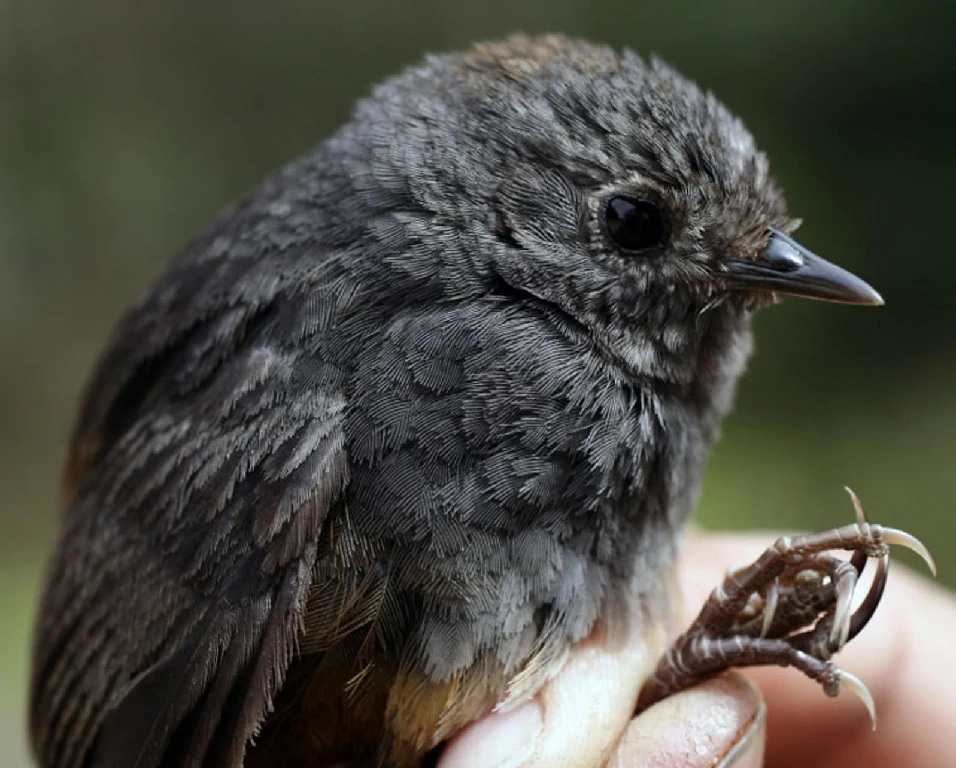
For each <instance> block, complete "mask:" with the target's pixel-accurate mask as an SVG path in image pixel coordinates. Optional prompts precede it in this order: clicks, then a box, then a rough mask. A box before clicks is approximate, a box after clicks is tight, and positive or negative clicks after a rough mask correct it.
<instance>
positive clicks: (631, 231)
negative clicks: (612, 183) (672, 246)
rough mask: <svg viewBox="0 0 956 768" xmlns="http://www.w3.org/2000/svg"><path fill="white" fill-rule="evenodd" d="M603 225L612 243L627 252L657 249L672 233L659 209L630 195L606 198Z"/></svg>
mask: <svg viewBox="0 0 956 768" xmlns="http://www.w3.org/2000/svg"><path fill="white" fill-rule="evenodd" d="M604 226H605V227H606V228H607V233H608V235H610V237H611V240H613V241H614V244H615V245H616V246H617V247H618V248H620V249H621V250H622V251H625V252H627V253H640V252H641V251H646V250H649V249H651V248H659V247H661V246H662V245H664V244H665V243H666V242H667V238H668V236H669V235H670V233H671V224H670V220H669V219H668V218H667V214H666V213H665V212H664V211H663V210H661V208H660V207H659V206H657V205H655V204H654V203H652V202H650V201H648V200H644V199H643V198H640V197H633V196H631V195H615V196H614V197H611V198H608V200H607V202H606V203H605V204H604Z"/></svg>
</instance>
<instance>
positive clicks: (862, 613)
mask: <svg viewBox="0 0 956 768" xmlns="http://www.w3.org/2000/svg"><path fill="white" fill-rule="evenodd" d="M889 569H890V556H889V555H883V557H881V558H880V559H879V560H877V561H876V575H875V576H874V577H873V583H872V584H871V585H870V590H869V591H868V592H867V593H866V597H864V598H863V602H862V603H860V607H859V608H857V609H856V613H854V614H853V616H852V617H851V618H850V622H849V632H847V636H846V642H845V643H844V645H845V644H846V643H848V642H849V641H850V640H852V639H853V638H854V637H856V636H857V635H858V634H860V632H862V631H863V628H864V627H865V626H866V625H867V624H868V623H869V622H870V619H872V618H873V614H875V613H876V608H877V606H878V605H879V604H880V600H881V599H882V597H883V590H885V589H886V579H887V575H888V574H889Z"/></svg>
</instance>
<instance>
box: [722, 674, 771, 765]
mask: <svg viewBox="0 0 956 768" xmlns="http://www.w3.org/2000/svg"><path fill="white" fill-rule="evenodd" d="M751 685H752V683H751ZM766 746H767V705H766V704H764V703H763V701H761V702H760V706H759V707H758V708H757V713H756V714H755V715H754V717H753V720H751V721H750V724H749V725H748V726H747V727H746V728H745V729H744V730H743V731H742V732H741V734H740V737H739V738H738V740H737V742H736V743H735V744H734V746H733V747H731V749H730V751H729V752H728V753H727V754H726V755H725V756H724V759H723V760H721V761H720V762H719V763H718V764H717V768H761V766H762V765H763V756H764V752H765V751H766Z"/></svg>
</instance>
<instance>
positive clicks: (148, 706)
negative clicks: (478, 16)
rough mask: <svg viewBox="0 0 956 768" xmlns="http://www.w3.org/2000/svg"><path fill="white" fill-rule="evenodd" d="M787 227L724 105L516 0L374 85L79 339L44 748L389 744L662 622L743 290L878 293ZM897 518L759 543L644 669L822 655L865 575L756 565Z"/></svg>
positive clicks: (306, 748) (63, 753) (208, 755)
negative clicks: (520, 21) (81, 390)
mask: <svg viewBox="0 0 956 768" xmlns="http://www.w3.org/2000/svg"><path fill="white" fill-rule="evenodd" d="M794 227H795V222H794V221H792V220H791V219H790V217H789V216H788V214H787V210H786V206H785V204H784V199H783V196H782V194H781V192H780V189H779V188H778V187H777V186H776V185H775V184H774V182H773V181H772V180H771V178H770V176H769V174H768V165H767V160H766V159H765V157H764V156H763V155H762V154H761V153H760V152H759V151H758V150H757V149H756V148H755V146H754V142H753V140H752V139H751V136H750V134H748V133H747V131H746V130H745V128H744V127H743V125H742V124H741V123H740V121H739V120H737V119H736V118H734V117H733V116H732V115H731V114H730V113H728V111H727V110H726V109H725V108H724V107H723V106H722V105H721V104H720V103H718V102H717V100H716V99H715V98H713V97H712V96H711V95H709V94H704V93H702V92H701V91H700V90H698V88H697V87H696V86H695V85H694V84H693V83H691V82H689V81H688V80H686V79H684V78H682V77H681V76H680V75H678V74H677V73H676V72H674V71H673V70H671V69H669V68H668V67H666V66H665V65H663V64H661V63H660V62H657V61H654V62H653V63H651V64H649V65H648V64H645V63H644V62H643V61H642V60H641V59H640V58H638V57H637V56H636V55H634V54H632V53H630V52H625V53H623V54H620V55H618V54H616V53H615V52H613V51H611V50H610V49H608V48H605V47H600V46H595V45H590V44H586V43H581V42H575V41H570V40H567V39H564V38H561V37H544V38H536V39H529V38H524V37H515V38H511V39H509V40H507V41H505V42H503V43H495V44H486V45H478V46H476V47H474V48H473V49H471V50H470V51H468V52H465V53H462V54H455V55H446V56H433V57H429V58H427V59H426V60H425V62H424V63H423V64H421V65H419V66H417V67H414V68H412V69H409V70H407V71H406V72H404V73H403V74H401V75H399V76H398V77H396V78H394V79H391V80H388V81H387V82H385V83H384V84H383V85H381V86H379V87H378V88H376V89H375V90H374V92H373V93H372V95H371V96H370V97H369V98H367V99H365V100H364V101H362V102H361V103H360V104H359V105H358V107H357V109H356V110H355V113H354V116H353V118H352V120H351V122H349V123H348V124H347V125H345V126H344V127H343V128H341V130H339V131H338V132H337V133H336V134H335V135H334V136H333V137H332V138H330V139H328V140H327V141H325V142H324V143H323V144H321V145H320V146H319V147H318V148H317V149H316V150H315V151H314V152H313V153H311V154H309V155H307V156H306V157H304V158H302V159H300V160H298V161H296V162H294V163H292V164H291V165H289V166H288V167H287V168H285V169H284V170H282V171H281V172H279V173H278V174H277V175H275V176H274V177H272V178H271V179H269V180H267V181H266V182H264V183H263V184H262V185H261V186H260V187H259V188H258V189H256V190H255V191H254V192H253V193H252V194H251V195H250V196H249V197H248V198H246V199H245V200H244V201H242V202H240V203H239V204H238V205H237V206H235V207H234V208H232V209H231V210H229V211H228V212H227V213H225V214H224V215H223V216H222V218H220V219H219V221H218V222H216V223H215V224H214V225H213V226H212V227H211V228H210V229H208V230H207V231H206V232H205V234H203V235H201V236H200V237H198V238H197V239H195V240H194V241H192V242H191V243H190V244H189V245H188V246H187V247H186V248H185V250H184V251H183V252H182V253H181V254H180V255H179V256H178V257H177V258H176V259H175V260H174V261H173V262H172V263H171V264H170V265H169V267H168V268H167V269H166V270H165V271H164V272H163V273H162V274H161V275H160V276H159V277H158V279H156V280H155V281H154V282H153V283H152V284H151V285H150V286H149V287H148V288H147V289H146V290H145V292H144V293H142V294H141V296H140V297H139V298H138V299H137V300H136V302H135V303H134V304H133V306H132V308H131V309H130V310H129V311H128V312H127V313H126V315H125V316H124V318H123V319H122V321H121V322H120V324H119V327H118V329H117V330H116V332H115V334H114V336H113V339H112V341H111V343H110V345H109V347H108V349H107V350H106V353H105V355H104V357H103V359H102V361H101V363H100V365H99V367H98V369H97V370H96V372H95V374H94V376H93V379H92V382H91V383H90V385H89V388H88V391H87V393H86V396H85V399H84V401H83V404H82V408H81V411H80V415H79V419H78V423H77V426H76V431H75V435H74V438H73V442H72V447H71V451H70V456H69V461H68V467H67V472H66V481H65V499H66V500H65V505H66V513H65V518H64V520H63V527H62V532H61V535H60V538H59V542H58V545H57V548H56V552H55V555H54V557H53V560H52V566H51V569H50V571H49V575H48V579H47V583H46V587H45V592H44V596H43V600H42V605H41V607H40V610H39V614H38V620H37V626H36V647H35V653H34V661H33V675H32V685H31V702H30V724H31V726H30V727H31V737H32V743H33V747H34V750H35V752H36V755H37V758H38V761H39V763H40V765H41V766H44V768H54V766H55V767H56V768H81V767H82V768H105V767H106V766H117V767H118V766H123V767H128V766H136V767H137V768H160V767H162V768H171V767H172V766H208V767H210V768H213V767H216V766H220V767H227V766H228V767H234V766H240V765H243V764H245V765H250V766H269V765H272V766H285V765H311V766H316V765H323V764H333V763H336V762H341V761H349V760H352V761H356V762H357V763H358V762H362V761H367V762H369V763H372V764H380V765H390V766H395V767H397V768H408V767H409V766H415V765H418V764H420V763H421V761H422V760H423V759H424V757H425V756H426V754H427V753H428V752H429V750H432V749H433V748H434V747H436V745H438V744H440V743H441V742H442V740H444V739H446V738H448V737H449V736H450V735H451V734H453V733H454V732H455V731H456V730H457V729H459V728H460V727H462V726H463V725H464V724H466V723H468V722H470V721H472V720H474V719H476V718H478V717H480V716H482V715H483V714H485V713H487V712H488V711H490V710H491V709H492V708H494V707H495V706H496V705H499V704H501V703H502V702H505V703H506V704H508V703H514V702H519V701H522V700H525V699H527V698H528V697H531V696H533V695H534V694H535V693H536V692H537V691H538V690H539V689H541V686H542V685H544V684H545V683H546V682H547V681H548V679H549V678H551V677H552V676H553V675H555V674H556V673H557V672H558V670H559V669H560V667H561V664H562V662H563V660H564V659H565V658H566V656H567V654H568V651H569V649H571V648H572V647H573V646H574V645H575V644H576V643H579V642H580V641H582V640H583V639H585V638H587V637H588V636H589V634H590V633H592V631H593V630H594V629H595V627H596V626H597V625H598V624H600V625H601V626H602V627H604V628H610V629H611V630H615V629H620V628H630V629H628V630H627V631H630V632H634V631H635V630H634V629H633V628H634V627H635V626H636V627H638V628H639V629H638V630H637V632H638V635H639V634H640V632H641V631H642V630H641V629H640V628H641V627H645V628H646V627H650V626H652V625H655V624H659V622H660V621H662V620H663V617H664V616H665V615H666V614H667V612H668V607H669V605H670V599H671V595H670V588H669V586H668V579H667V573H668V569H669V568H670V566H671V565H672V563H673V561H674V558H675V556H676V554H677V549H678V543H679V539H680V534H681V531H682V529H683V527H684V524H685V521H686V520H687V517H688V514H689V513H690V511H691V510H692V508H693V507H694V505H695V502H696V499H697V496H698V491H699V486H700V479H701V472H702V467H703V464H704V460H705V457H706V455H707V452H708V449H709V447H710V445H711V444H712V442H713V441H714V439H715V437H716V436H717V432H718V428H719V426H720V422H721V419H722V417H723V416H724V414H725V413H726V412H727V411H728V409H729V408H730V406H731V401H732V399H733V394H734V388H735V385H736V382H737V379H738V377H739V376H740V374H741V372H742V371H743V369H744V365H745V363H746V361H747V357H748V355H749V354H750V350H751V335H750V319H751V316H752V315H753V313H754V311H755V310H757V309H759V308H760V307H763V306H766V305H769V304H771V303H773V302H774V301H775V300H776V298H777V296H778V295H779V294H793V295H797V296H807V297H811V298H818V299H826V300H831V301H843V302H849V303H858V304H879V303H881V299H880V297H879V296H878V294H877V293H876V292H875V291H874V290H873V289H872V288H870V287H869V286H868V285H866V284H865V283H863V282H862V281H861V280H859V279H857V278H855V277H853V276H852V275H850V274H849V273H847V272H845V271H843V270H841V269H839V268H838V267H836V266H833V265H832V264H829V263H828V262H826V261H823V260H822V259H820V258H819V257H817V256H814V255H813V254H811V253H809V252H808V251H806V250H805V249H803V248H802V247H801V246H799V245H798V244H796V243H795V242H794V241H792V240H791V239H790V238H789V237H788V236H787V234H786V233H789V232H790V231H791V230H792V229H793V228H794ZM903 536H904V535H903V534H901V533H899V532H896V533H894V532H892V530H891V529H881V528H879V527H878V526H868V525H867V524H865V521H862V520H861V522H860V524H859V525H856V526H849V527H847V528H846V529H839V530H838V531H835V532H830V533H828V534H820V535H819V536H816V537H808V538H806V539H800V540H790V541H787V542H785V543H784V544H783V545H782V546H778V547H777V548H776V549H774V550H772V552H771V554H770V555H769V556H768V557H766V558H765V559H763V560H761V561H758V563H757V564H756V565H755V566H754V567H753V568H752V569H751V570H749V571H746V572H745V575H746V578H743V577H739V574H738V579H737V580H736V581H733V580H731V581H730V582H729V587H728V588H727V589H725V590H724V592H722V593H720V594H717V593H715V597H713V598H712V600H711V601H710V603H708V606H705V611H704V613H702V614H701V619H700V620H699V621H698V624H697V625H695V627H692V629H691V632H690V633H689V634H688V635H687V636H685V638H683V639H682V641H681V644H679V648H680V649H683V652H682V653H679V654H676V655H675V654H672V655H671V656H670V657H668V658H667V659H665V661H664V662H663V663H662V667H661V670H659V674H658V675H657V677H656V678H655V682H654V685H655V686H657V693H655V694H652V695H651V696H650V699H648V701H649V700H653V698H654V697H655V696H658V697H659V696H660V695H664V694H666V693H667V692H669V691H671V690H676V689H679V688H681V687H686V686H687V685H690V684H692V683H693V682H695V681H696V680H698V679H700V678H701V677H703V676H706V675H707V674H710V673H712V672H715V671H719V670H720V669H724V668H726V667H728V666H731V665H733V664H739V663H792V664H796V665H797V666H799V667H800V668H801V669H803V670H804V671H805V672H807V673H808V674H811V675H813V676H815V677H816V679H819V680H821V682H823V683H824V686H825V688H827V691H828V692H831V693H833V692H835V691H836V690H838V689H839V685H840V683H841V682H846V680H847V678H846V677H845V676H841V673H839V670H835V668H834V667H832V665H831V664H830V663H829V662H828V658H829V655H830V654H831V653H832V652H833V651H834V650H836V649H838V648H839V647H840V646H841V645H842V644H843V643H845V642H846V640H847V639H848V638H849V637H852V635H853V634H855V633H856V632H857V631H859V629H860V628H861V626H862V624H863V623H865V619H866V618H867V617H868V615H869V614H868V612H871V611H872V609H873V608H875V602H876V601H877V600H878V597H879V596H878V594H877V595H875V596H873V595H871V599H870V600H869V607H868V609H867V611H864V612H863V613H857V614H854V615H852V616H851V615H850V614H849V608H848V601H847V595H848V593H847V591H846V589H844V585H845V582H844V581H843V580H839V579H828V578H822V577H821V578H820V579H819V581H818V582H817V583H816V586H815V589H816V590H817V592H816V595H817V596H816V597H815V598H814V599H813V600H812V601H811V602H812V606H811V607H810V608H808V607H807V601H806V600H804V599H803V598H805V597H806V594H805V588H804V587H800V588H799V589H798V586H799V585H796V584H795V583H794V582H793V579H790V580H789V581H788V580H787V579H785V578H782V577H784V576H787V574H789V575H791V576H792V575H793V570H794V569H793V567H792V566H793V563H794V562H796V558H797V556H801V555H807V554H808V553H809V554H810V555H813V557H815V558H816V559H813V557H811V560H813V562H812V563H811V565H810V566H808V567H815V568H816V569H817V571H818V572H819V573H820V574H821V576H823V575H827V574H829V575H833V573H835V572H836V571H835V570H834V569H837V568H838V566H836V565H834V563H835V562H836V561H835V560H833V559H832V558H831V559H829V560H828V559H826V556H825V555H823V554H822V553H823V552H824V550H827V549H830V548H834V547H844V548H849V549H852V550H855V551H856V552H857V555H856V556H854V560H853V561H851V563H850V564H849V565H850V567H851V570H852V573H851V574H850V577H855V575H856V573H857V572H858V571H859V570H860V569H861V567H862V564H863V563H865V562H866V558H867V557H879V558H884V557H885V552H886V545H887V544H888V543H894V542H899V541H902V540H903ZM789 555H793V557H789ZM788 557H789V559H788ZM831 561H832V562H831ZM881 562H883V560H882V559H881ZM827 563H829V565H827ZM828 569H829V570H828ZM831 571H832V572H833V573H831ZM841 573H842V571H841ZM850 577H848V578H850ZM882 580H885V573H883V575H882ZM850 581H852V578H850ZM837 582H839V584H840V585H841V586H840V588H839V589H838V588H836V587H835V584H836V583H837ZM800 583H801V584H803V583H804V582H800ZM800 589H803V590H804V591H803V592H801V591H800ZM755 593H756V595H757V597H760V596H761V595H762V596H763V598H765V600H764V607H763V609H762V610H761V611H758V612H757V613H756V614H754V610H753V608H754V602H753V601H754V599H756V598H754V594H755ZM771 598H772V599H771ZM798 598H799V599H798ZM747 606H749V608H748V607H747ZM758 607H759V606H758ZM708 611H709V613H708ZM748 611H749V613H748ZM755 615H756V616H757V624H758V625H760V626H758V627H757V629H756V630H755V629H754V627H753V626H752V624H753V622H751V624H747V622H748V621H750V619H753V617H754V616H755ZM748 617H749V618H748ZM816 617H822V618H820V619H819V621H820V622H822V624H819V626H817V627H816V628H815V629H813V630H809V631H808V633H805V635H804V636H803V637H804V638H805V639H804V640H803V641H791V640H788V639H787V638H788V633H791V632H792V630H793V629H794V627H797V626H801V625H805V624H808V623H812V620H813V619H814V618H816ZM757 630H759V631H757ZM728 638H729V639H730V640H731V641H732V642H733V643H736V646H734V647H736V648H737V649H738V651H733V649H732V648H731V646H730V645H727V644H722V642H723V640H726V639H728ZM806 638H810V640H807V639H806ZM631 639H632V641H633V642H638V641H640V637H632V638H631ZM775 643H776V645H774V644H775ZM801 643H802V645H801ZM740 648H746V649H749V650H747V651H746V653H741V652H740V651H739V649H740ZM801 649H803V650H805V651H807V653H805V654H803V655H802V656H801V655H799V654H798V651H800V650H801ZM735 654H736V655H735ZM807 654H809V655H807ZM804 657H805V658H806V659H809V661H802V660H801V659H803V658H804ZM795 659H796V660H795ZM636 693H637V692H635V696H636ZM256 734H258V736H257V738H256V739H255V740H254V744H253V743H252V741H253V739H252V737H253V736H254V735H256Z"/></svg>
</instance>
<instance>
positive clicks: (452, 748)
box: [438, 698, 544, 768]
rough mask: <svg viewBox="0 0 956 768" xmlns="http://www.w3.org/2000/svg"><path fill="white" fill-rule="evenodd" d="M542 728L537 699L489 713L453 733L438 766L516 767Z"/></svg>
mask: <svg viewBox="0 0 956 768" xmlns="http://www.w3.org/2000/svg"><path fill="white" fill-rule="evenodd" d="M543 727H544V714H543V712H542V709H541V703H540V702H539V701H538V699H537V698H535V699H532V700H531V701H529V702H526V703H525V704H522V705H521V706H520V707H517V708H516V709H513V710H511V711H509V712H492V713H491V714H489V715H487V716H485V717H483V718H482V719H481V720H478V721H477V722H474V723H472V724H471V725H469V726H467V727H465V728H463V729H462V730H461V731H460V732H459V733H458V735H457V736H455V738H454V739H453V740H452V741H451V742H450V743H449V744H448V746H447V747H445V749H444V750H443V751H442V755H441V758H440V759H439V761H438V768H479V766H480V767H481V768H487V767H488V766H495V768H517V766H519V765H523V764H525V763H526V762H527V761H528V760H529V759H530V758H531V756H532V755H533V754H534V752H535V749H536V748H537V743H538V739H539V738H540V736H541V731H542V729H543Z"/></svg>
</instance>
